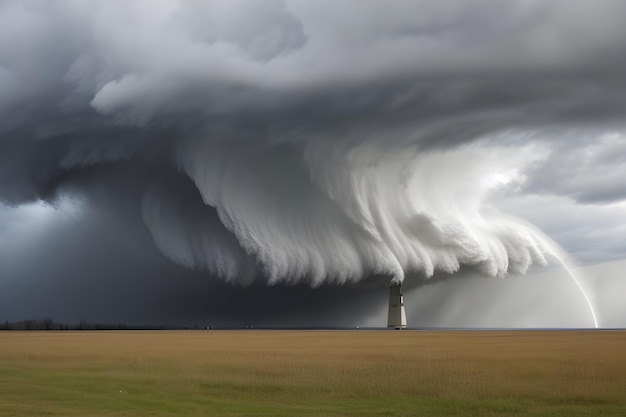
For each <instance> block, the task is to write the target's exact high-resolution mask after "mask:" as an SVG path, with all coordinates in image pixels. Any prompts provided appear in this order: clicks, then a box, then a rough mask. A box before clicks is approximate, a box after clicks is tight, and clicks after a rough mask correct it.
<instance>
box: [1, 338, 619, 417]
mask: <svg viewBox="0 0 626 417" xmlns="http://www.w3.org/2000/svg"><path fill="white" fill-rule="evenodd" d="M0 415H1V416H3V417H10V416H428V415H436V416H509V415H510V416H514V415H515V416H522V415H523V416H527V415H530V416H568V417H569V416H597V415H613V416H626V332H617V331H615V332H608V331H607V332H597V331H595V332H585V331H558V332H550V331H538V332H531V331H512V332H502V331H487V332H478V331H471V332H417V331H406V332H393V331H378V332H377V331H154V332H152V331H142V332H134V331H133V332H131V331H122V332H0Z"/></svg>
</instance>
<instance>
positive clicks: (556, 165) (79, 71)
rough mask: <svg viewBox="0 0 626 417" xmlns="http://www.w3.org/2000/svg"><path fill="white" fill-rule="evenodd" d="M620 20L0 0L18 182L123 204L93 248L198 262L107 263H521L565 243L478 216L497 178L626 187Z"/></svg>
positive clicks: (207, 268)
mask: <svg viewBox="0 0 626 417" xmlns="http://www.w3.org/2000/svg"><path fill="white" fill-rule="evenodd" d="M625 39H626V3H624V2H623V1H619V0H616V1H609V0H606V1H597V2H593V3H591V2H584V1H547V2H545V1H542V2H539V1H536V2H535V1H511V2H501V1H478V0H477V1H471V2H464V3H462V4H459V3H458V2H447V1H444V2H418V1H392V2H374V1H347V0H344V1H337V2H298V1H278V0H263V1H254V2H244V1H232V0H230V1H212V2H204V1H187V2H174V1H171V2H149V1H132V2H110V1H92V2H86V1H69V0H68V1H20V2H18V1H3V2H0V201H2V202H3V203H4V204H6V205H9V206H12V207H16V208H15V209H14V210H18V212H19V207H20V206H23V205H25V204H27V203H32V202H37V201H39V200H44V201H47V202H49V203H51V204H58V202H59V201H63V199H64V198H70V197H71V198H75V199H76V200H77V201H86V203H84V204H83V205H82V206H81V207H82V208H81V210H83V211H85V212H86V213H87V214H85V216H86V217H85V218H82V217H81V218H80V219H77V220H76V221H77V222H78V223H81V224H84V225H86V226H85V227H88V228H91V227H93V228H95V230H99V229H98V227H100V226H97V225H93V223H94V221H93V220H92V217H90V215H89V213H92V212H101V213H110V214H109V215H111V216H113V217H114V218H116V219H117V220H115V222H114V223H115V224H118V225H119V224H120V223H122V224H124V225H125V226H122V227H114V228H113V229H112V230H110V231H109V233H110V234H108V235H107V234H105V235H106V236H109V237H108V239H110V242H109V243H107V244H104V243H103V244H102V247H99V246H95V247H94V249H93V253H96V252H98V251H101V252H103V253H104V252H113V253H117V252H116V251H115V250H113V249H112V248H114V247H115V244H113V243H112V242H114V241H115V240H116V239H123V236H124V235H125V234H127V235H128V236H130V235H132V236H140V237H141V238H140V239H139V240H138V243H137V247H142V248H143V249H141V251H148V252H150V253H151V255H150V256H149V257H148V258H150V259H153V258H159V256H158V251H157V249H158V250H160V251H161V252H162V253H163V255H165V256H166V257H167V258H169V259H171V260H173V261H174V262H176V263H177V264H179V265H181V266H183V267H185V268H187V269H192V270H196V271H198V272H184V273H182V272H180V271H179V270H178V269H171V268H174V267H173V266H172V265H170V266H169V267H163V266H162V265H163V264H164V263H166V262H167V261H166V260H164V259H160V260H159V261H154V262H157V264H158V265H159V267H158V268H157V267H154V266H153V264H149V263H148V264H146V265H144V260H145V259H144V258H142V257H141V256H139V258H138V259H143V260H139V261H132V256H130V255H128V256H127V255H121V254H118V255H119V256H120V257H121V258H125V259H126V258H127V260H128V263H127V264H125V266H124V267H120V270H118V271H117V272H111V273H110V274H108V275H116V276H118V277H122V276H136V275H141V274H142V273H141V272H140V271H141V270H142V268H145V271H149V272H147V273H149V274H155V272H154V271H155V269H159V270H162V271H168V272H162V274H160V275H159V274H156V275H159V276H161V277H162V278H161V279H160V280H157V281H158V282H161V283H162V282H165V281H166V280H167V279H166V278H165V277H166V276H167V275H168V274H172V275H177V274H179V273H180V274H183V275H185V274H188V275H190V276H193V277H196V276H197V275H201V274H202V273H205V274H206V273H207V272H208V274H209V275H214V276H219V277H221V278H223V279H224V280H226V281H229V282H239V283H245V284H250V283H252V282H257V283H258V282H262V281H263V280H266V281H268V282H269V283H280V282H283V283H292V284H293V283H298V282H305V283H308V284H309V285H312V286H317V285H321V284H323V283H328V282H335V283H354V282H357V281H359V280H361V279H364V278H367V277H370V276H372V275H377V274H378V275H380V276H384V277H385V279H388V278H389V277H394V278H395V279H403V278H404V276H405V275H414V274H418V275H419V274H423V275H425V276H430V275H432V274H433V273H434V272H435V271H444V272H449V273H452V272H455V271H457V270H458V269H459V268H461V266H462V265H466V264H470V265H479V266H481V267H482V268H483V272H484V273H487V274H489V275H503V274H505V273H507V272H515V271H517V272H524V271H525V270H526V269H527V268H528V266H530V265H531V264H533V263H542V262H543V261H545V259H544V255H545V254H546V253H547V252H549V251H550V249H549V247H550V243H549V242H546V240H545V239H544V238H543V236H542V235H541V233H540V232H538V231H537V230H535V229H533V228H530V227H527V226H526V225H524V224H522V223H521V222H518V221H516V220H514V219H510V218H508V217H505V216H500V215H498V214H497V213H493V212H491V211H484V207H483V200H484V196H485V195H486V193H487V191H486V190H485V187H484V184H483V182H484V180H485V178H487V179H489V178H490V177H489V176H490V175H491V174H493V173H500V172H502V171H504V170H506V169H509V168H516V169H517V171H519V172H518V174H519V175H520V176H525V177H526V181H525V182H524V183H523V184H522V185H521V186H520V187H519V192H521V193H537V194H541V195H559V196H567V197H569V198H572V199H574V200H575V201H577V202H583V203H586V202H594V203H598V204H599V203H605V202H613V203H616V202H620V201H623V200H624V198H626V190H625V189H624V187H623V184H624V183H626V181H624V180H625V178H624V174H623V173H624V172H626V169H625V167H624V161H623V158H621V157H620V156H619V155H621V154H623V153H624V151H625V149H624V147H623V143H624V136H623V134H622V133H620V132H623V129H624V114H625V111H626V71H625V70H626V58H625V57H626V41H625ZM581 128H584V129H586V131H587V132H590V133H589V134H588V135H586V136H585V135H581V134H580V133H576V134H571V135H570V134H569V132H577V131H578V129H581ZM553 133H554V134H553ZM611 135H613V136H611ZM529 144H530V145H529ZM528 149H530V150H528ZM518 151H519V152H520V154H521V155H530V156H529V157H528V160H523V158H522V157H516V155H517V154H518ZM529 161H530V162H529ZM508 164H517V165H516V166H513V167H508V166H507V165H508ZM503 206H505V205H503ZM11 210H13V209H11ZM9 211H10V210H9V209H7V210H5V212H4V213H5V214H0V216H9V214H7V213H9ZM11 213H15V211H12V212H11ZM10 215H11V216H14V215H15V214H10ZM520 215H522V216H523V215H524V213H520ZM614 218H615V219H619V215H616V216H615V217H614ZM485 219H487V221H486V222H485ZM0 220H2V219H0ZM10 222H11V220H5V221H4V223H5V224H8V223H10ZM95 223H97V222H95ZM485 223H490V224H485ZM0 224H2V223H0ZM67 227H71V226H67ZM7 230H9V229H7ZM11 233H14V232H10V231H8V232H5V233H4V235H5V236H6V238H7V239H11ZM51 233H52V232H51ZM53 235H54V236H58V238H59V239H60V240H64V239H65V238H64V237H63V234H62V233H53ZM114 236H118V237H114ZM68 239H69V238H68ZM70 240H71V239H70ZM105 240H106V239H105ZM126 240H129V241H134V239H126ZM567 242H568V243H569V242H570V241H569V240H568V241H567ZM68 245H69V246H68V247H70V246H71V247H72V248H74V247H75V246H73V245H74V244H73V243H72V244H69V243H68ZM608 247H609V245H608V244H607V248H608ZM611 247H612V248H613V249H611V251H613V252H614V251H615V249H614V247H613V246H611ZM41 250H44V249H43V248H41V247H38V248H37V249H36V250H35V249H33V253H34V254H36V253H37V252H38V251H41ZM76 251H77V253H79V254H80V253H81V249H80V248H79V247H78V246H76ZM141 251H140V252H141ZM132 253H135V252H132ZM78 256H79V257H80V256H81V255H78ZM611 257H613V255H611ZM600 258H601V257H600ZM85 259H93V258H90V257H89V256H86V255H85ZM72 262H74V261H72ZM159 262H160V263H159ZM9 263H10V262H9ZM96 264H97V262H96V261H95V260H90V261H87V260H85V261H84V262H78V261H76V264H75V265H74V266H72V268H75V269H72V271H67V272H64V274H65V276H66V277H67V276H72V277H73V276H79V275H81V273H80V272H79V271H83V270H89V269H91V265H96ZM167 265H169V264H167ZM6 268H8V266H7V267H6ZM64 268H65V267H64ZM168 268H170V269H168ZM176 268H178V267H176ZM18 269H19V268H18ZM61 270H63V271H66V270H65V269H63V268H60V269H59V271H61ZM181 271H183V270H182V269H181ZM59 273H60V272H59ZM51 274H52V273H51ZM18 275H19V274H18ZM57 276H58V275H57ZM55 279H57V278H54V279H52V278H51V282H55ZM66 279H68V280H70V278H66ZM103 279H104V282H106V279H105V278H103ZM120 279H121V278H120ZM42 281H43V280H42ZM98 282H102V281H98ZM137 282H141V283H142V285H141V286H143V285H148V284H147V283H145V282H144V281H142V280H141V279H140V280H139V281H137ZM111 285H113V284H111ZM155 285H156V284H155ZM159 285H162V284H159ZM193 285H205V284H197V283H196V284H193ZM193 285H192V286H191V287H190V288H193ZM206 285H209V284H206ZM210 285H211V286H213V285H215V286H216V287H215V288H218V287H219V290H215V293H228V292H229V291H230V292H233V291H235V290H232V289H231V290H226V289H225V288H227V287H223V284H222V283H219V284H216V283H213V284H210ZM254 285H257V284H254ZM363 285H365V284H363ZM211 288H213V287H211ZM211 291H212V290H211ZM255 291H256V290H255ZM259 291H260V290H259ZM263 291H266V292H267V293H268V294H270V295H269V297H270V298H273V297H279V296H281V297H282V294H283V293H282V292H281V291H287V290H279V289H266V290H263ZM299 291H301V290H293V292H291V293H290V294H296V293H297V294H300V295H299V296H298V299H299V300H300V301H301V302H302V303H303V304H306V302H305V300H307V299H308V297H309V295H305V292H304V291H302V292H301V293H300V292H299ZM319 291H320V292H318V293H316V294H321V293H324V291H329V290H327V289H320V290H319ZM336 291H338V292H341V291H344V290H336ZM77 294H78V292H77ZM187 294H189V292H187ZM242 294H243V293H242ZM285 294H286V293H285ZM324 294H325V293H324ZM311 297H312V298H311V299H313V298H315V296H311ZM328 297H330V295H328ZM182 298H183V299H184V298H185V297H182ZM321 298H323V297H321ZM321 298H320V299H321ZM107 299H108V298H107ZM307 305H308V304H307ZM268 314H269V313H268Z"/></svg>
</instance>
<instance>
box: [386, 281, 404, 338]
mask: <svg viewBox="0 0 626 417" xmlns="http://www.w3.org/2000/svg"><path fill="white" fill-rule="evenodd" d="M387 327H393V328H394V329H396V330H400V329H406V313H405V311H404V297H402V284H391V286H390V287H389V315H388V316H387Z"/></svg>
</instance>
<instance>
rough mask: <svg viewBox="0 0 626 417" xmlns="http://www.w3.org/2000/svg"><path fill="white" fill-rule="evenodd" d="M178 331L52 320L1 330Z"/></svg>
mask: <svg viewBox="0 0 626 417" xmlns="http://www.w3.org/2000/svg"><path fill="white" fill-rule="evenodd" d="M166 329H176V327H167V326H131V325H127V324H124V323H117V324H110V323H89V322H86V321H80V322H79V323H75V324H67V323H57V322H55V321H54V320H52V319H41V320H22V321H16V322H12V323H10V322H9V321H8V320H5V321H4V323H2V324H0V330H166Z"/></svg>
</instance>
